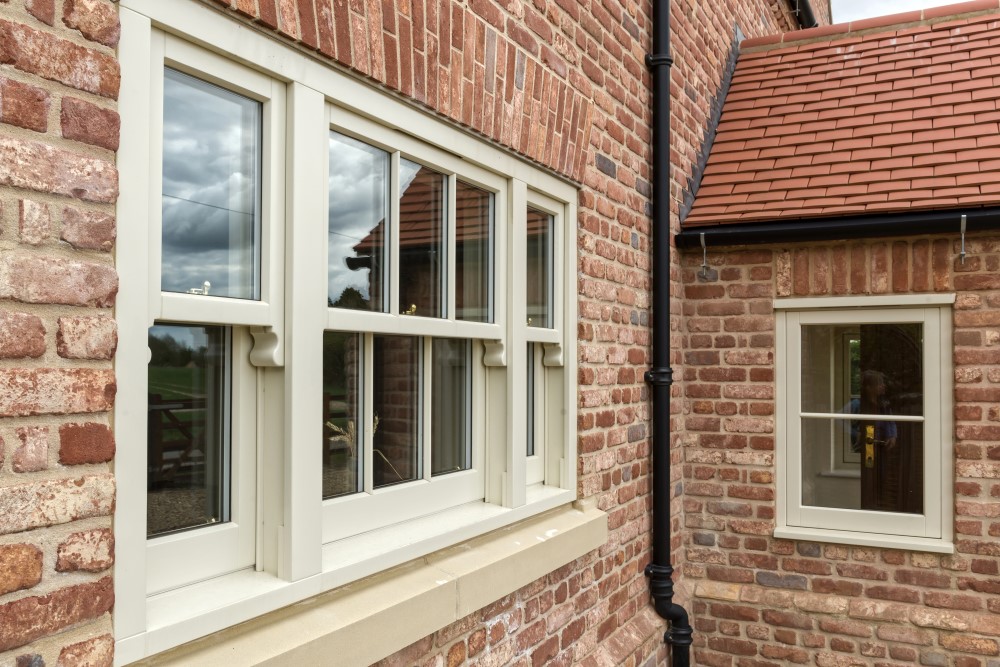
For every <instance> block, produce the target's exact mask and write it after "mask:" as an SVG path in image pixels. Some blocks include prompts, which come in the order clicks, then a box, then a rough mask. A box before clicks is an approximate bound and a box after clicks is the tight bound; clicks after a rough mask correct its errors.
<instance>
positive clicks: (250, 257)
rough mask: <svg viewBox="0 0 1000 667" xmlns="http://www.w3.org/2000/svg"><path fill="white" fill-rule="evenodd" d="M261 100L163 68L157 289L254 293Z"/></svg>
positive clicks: (247, 296)
mask: <svg viewBox="0 0 1000 667" xmlns="http://www.w3.org/2000/svg"><path fill="white" fill-rule="evenodd" d="M260 136H261V105H260V103H259V102H256V101H253V100H249V99H246V98H244V97H242V96H239V95H236V94H234V93H231V92H229V91H225V90H222V89H221V88H218V87H216V86H213V85H210V84H207V83H205V82H202V81H199V80H197V79H194V78H192V77H189V76H187V75H184V74H180V73H179V72H175V71H173V70H170V69H167V70H166V72H165V77H164V84H163V267H162V279H161V289H163V290H165V291H169V292H187V291H188V290H189V289H192V288H201V287H202V284H203V283H204V282H205V281H208V282H210V283H211V284H212V287H211V291H210V293H211V294H214V295H218V296H231V297H236V298H243V299H250V298H258V297H259V295H258V293H257V292H258V290H257V287H256V285H257V282H258V280H259V277H258V276H257V275H256V274H257V273H258V271H257V267H256V265H257V263H258V256H259V248H258V247H257V246H258V244H259V231H258V227H259V215H258V198H259V191H260V188H259V178H260V169H259V164H260Z"/></svg>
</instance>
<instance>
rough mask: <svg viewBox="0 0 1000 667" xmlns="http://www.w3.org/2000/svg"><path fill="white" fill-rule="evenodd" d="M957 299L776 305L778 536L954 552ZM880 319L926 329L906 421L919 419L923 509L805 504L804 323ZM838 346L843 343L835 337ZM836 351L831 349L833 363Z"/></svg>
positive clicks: (850, 299)
mask: <svg viewBox="0 0 1000 667" xmlns="http://www.w3.org/2000/svg"><path fill="white" fill-rule="evenodd" d="M954 299H955V297H954V295H898V296H884V297H883V296H875V297H832V298H801V299H798V298H796V299H783V300H778V301H775V302H774V307H775V313H776V327H777V331H776V334H777V335H776V340H775V346H776V359H775V366H776V377H775V382H776V390H777V401H776V407H777V409H776V435H777V438H776V455H777V473H778V480H777V484H778V508H777V509H778V512H777V525H776V528H775V531H774V534H775V536H776V537H783V538H790V539H810V540H817V541H826V542H834V543H842V544H858V545H865V546H880V547H888V548H902V549H918V550H925V551H934V552H939V553H953V551H954V546H953V544H952V539H953V528H952V522H953V498H952V470H953V464H952V429H953V419H952V400H953V399H952V389H951V387H952V385H951V382H952V370H951V369H952V318H951V304H953V303H954ZM882 322H901V323H902V322H913V323H920V324H921V325H922V326H923V335H924V345H923V359H922V363H923V369H924V378H923V383H924V406H923V416H922V419H920V418H913V419H909V421H922V423H923V424H924V514H919V515H917V514H900V513H892V512H878V511H868V510H846V509H836V508H826V507H816V506H807V505H804V504H803V503H802V473H801V470H802V458H801V449H800V446H799V443H800V437H801V436H800V433H801V418H802V416H805V415H808V414H811V413H808V412H805V411H803V410H801V408H800V404H801V381H802V380H801V372H802V371H801V355H802V350H801V335H802V334H801V332H802V326H803V325H822V324H830V325H854V324H858V325H860V324H868V323H882ZM835 344H836V345H840V341H839V339H838V340H837V341H836V343H835ZM841 356H842V354H840V355H838V354H837V351H836V350H831V357H830V358H831V363H836V360H837V359H840V357H841ZM840 360H841V361H843V360H842V359H840ZM824 414H825V413H824ZM845 418H846V417H845ZM900 418H903V417H900ZM832 463H833V462H832V461H831V464H832ZM831 467H832V466H831ZM831 472H832V470H831ZM845 473H849V471H846V470H844V471H840V472H839V475H842V476H848V475H847V474H845Z"/></svg>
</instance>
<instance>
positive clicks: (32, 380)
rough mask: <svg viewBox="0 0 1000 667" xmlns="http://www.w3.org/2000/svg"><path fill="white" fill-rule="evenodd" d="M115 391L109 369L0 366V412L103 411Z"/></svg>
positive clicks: (112, 374)
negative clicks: (0, 368) (1, 368)
mask: <svg viewBox="0 0 1000 667" xmlns="http://www.w3.org/2000/svg"><path fill="white" fill-rule="evenodd" d="M115 391H116V385H115V377H114V373H113V372H112V371H110V370H97V369H83V368H78V369H33V368H22V369H9V370H8V369H4V370H0V414H2V415H4V416H11V417H13V416H22V417H23V416H28V415H39V414H56V415H59V414H74V413H84V412H106V411H108V410H110V409H111V408H112V407H113V405H114V396H115Z"/></svg>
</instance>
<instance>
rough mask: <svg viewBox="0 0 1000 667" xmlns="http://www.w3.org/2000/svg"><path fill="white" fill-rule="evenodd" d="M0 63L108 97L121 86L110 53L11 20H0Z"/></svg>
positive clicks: (111, 96) (114, 62) (118, 73)
mask: <svg viewBox="0 0 1000 667" xmlns="http://www.w3.org/2000/svg"><path fill="white" fill-rule="evenodd" d="M0 63H6V64H10V65H13V66H14V67H15V68H17V69H19V70H21V71H22V72H27V73H29V74H37V75H38V76H40V77H42V78H44V79H49V80H51V81H58V82H59V83H63V84H66V85H67V86H70V87H72V88H76V89H77V90H83V91H86V92H88V93H95V94H97V95H101V96H103V97H109V98H112V99H116V98H117V97H118V87H119V86H120V85H121V73H120V72H119V70H118V63H117V62H116V61H115V58H114V56H111V55H109V54H106V53H100V52H98V51H95V50H93V49H88V48H85V47H83V46H80V45H79V44H74V43H73V42H71V41H69V40H65V39H61V38H59V37H56V36H54V35H51V34H49V33H46V32H41V31H39V30H34V29H32V28H29V27H28V26H25V25H21V24H19V23H13V22H11V21H5V20H0ZM2 163H3V160H0V164H2Z"/></svg>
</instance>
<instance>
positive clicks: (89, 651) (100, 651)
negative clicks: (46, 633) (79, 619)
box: [56, 635, 115, 667]
mask: <svg viewBox="0 0 1000 667" xmlns="http://www.w3.org/2000/svg"><path fill="white" fill-rule="evenodd" d="M114 653H115V640H114V638H113V637H112V636H111V635H101V636H99V637H94V638H93V639H87V640H86V641H82V642H77V643H76V644H70V645H69V646H67V647H65V648H63V650H62V651H60V652H59V662H57V663H56V667H112V665H113V664H114Z"/></svg>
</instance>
